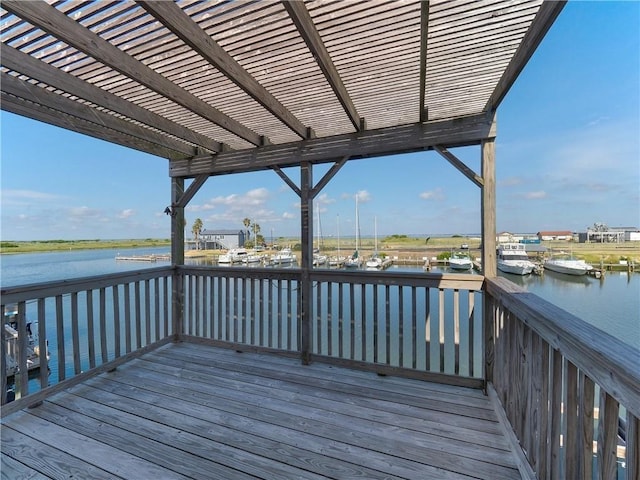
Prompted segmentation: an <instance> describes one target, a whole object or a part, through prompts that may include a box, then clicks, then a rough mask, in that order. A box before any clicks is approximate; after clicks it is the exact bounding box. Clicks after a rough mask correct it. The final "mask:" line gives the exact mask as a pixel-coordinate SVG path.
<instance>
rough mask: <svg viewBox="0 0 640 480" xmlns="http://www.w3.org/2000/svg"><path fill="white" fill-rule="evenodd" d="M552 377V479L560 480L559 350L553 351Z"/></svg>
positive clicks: (560, 393) (560, 381)
mask: <svg viewBox="0 0 640 480" xmlns="http://www.w3.org/2000/svg"><path fill="white" fill-rule="evenodd" d="M551 362H552V374H551V375H552V377H551V382H550V383H551V394H550V396H551V399H550V401H551V408H550V410H551V440H550V442H549V443H550V464H551V468H550V478H551V479H552V480H559V479H561V478H564V475H563V474H564V470H561V469H560V465H561V464H562V463H563V461H562V451H561V449H560V437H561V436H562V389H563V382H562V372H563V361H562V355H561V354H560V352H559V351H558V350H555V349H554V350H553V357H552V359H551Z"/></svg>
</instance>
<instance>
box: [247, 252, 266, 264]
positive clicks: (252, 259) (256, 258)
mask: <svg viewBox="0 0 640 480" xmlns="http://www.w3.org/2000/svg"><path fill="white" fill-rule="evenodd" d="M260 262H262V255H259V254H257V253H247V254H246V255H245V256H244V257H243V258H242V263H247V264H249V263H260Z"/></svg>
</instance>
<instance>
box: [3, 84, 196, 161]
mask: <svg viewBox="0 0 640 480" xmlns="http://www.w3.org/2000/svg"><path fill="white" fill-rule="evenodd" d="M0 107H1V108H2V110H4V111H7V112H11V113H15V114H16V115H22V116H23V117H27V118H31V119H32V120H37V121H39V122H44V123H48V124H49V125H53V126H56V127H60V128H64V129H66V130H69V131H72V132H76V133H81V134H83V135H88V136H90V137H94V138H97V139H99V140H103V141H105V142H110V143H115V144H117V145H121V146H123V147H127V148H132V149H134V150H139V151H141V152H144V153H148V154H150V155H155V156H158V157H163V158H169V159H171V158H172V157H173V158H175V157H181V156H183V154H181V153H178V152H176V151H175V150H171V149H169V148H166V147H163V146H161V145H158V144H156V143H152V142H149V141H147V140H145V139H142V138H139V137H132V136H131V135H126V134H123V133H120V132H117V131H115V130H112V129H109V128H105V127H104V126H103V125H102V124H98V123H94V122H88V121H86V120H83V119H81V118H78V117H72V116H70V115H66V114H63V113H61V112H60V111H58V110H51V109H49V108H47V107H43V106H41V105H36V104H35V103H31V102H28V101H25V100H23V99H21V98H18V97H14V96H12V95H9V94H8V93H4V92H3V93H2V96H1V100H0Z"/></svg>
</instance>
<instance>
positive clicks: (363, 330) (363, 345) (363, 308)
mask: <svg viewBox="0 0 640 480" xmlns="http://www.w3.org/2000/svg"><path fill="white" fill-rule="evenodd" d="M360 360H362V361H363V362H366V361H367V285H366V284H364V283H361V284H360Z"/></svg>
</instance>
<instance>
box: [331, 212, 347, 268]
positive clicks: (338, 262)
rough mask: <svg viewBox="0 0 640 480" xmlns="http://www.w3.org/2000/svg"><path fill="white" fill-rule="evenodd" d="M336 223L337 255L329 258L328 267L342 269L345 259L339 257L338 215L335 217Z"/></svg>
mask: <svg viewBox="0 0 640 480" xmlns="http://www.w3.org/2000/svg"><path fill="white" fill-rule="evenodd" d="M336 222H337V230H336V231H337V233H338V254H337V255H334V256H332V257H329V266H330V267H338V268H339V267H342V265H344V261H345V258H344V257H343V256H341V255H340V215H337V216H336Z"/></svg>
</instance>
